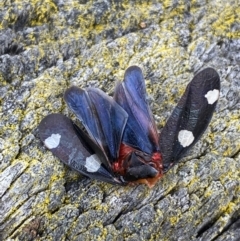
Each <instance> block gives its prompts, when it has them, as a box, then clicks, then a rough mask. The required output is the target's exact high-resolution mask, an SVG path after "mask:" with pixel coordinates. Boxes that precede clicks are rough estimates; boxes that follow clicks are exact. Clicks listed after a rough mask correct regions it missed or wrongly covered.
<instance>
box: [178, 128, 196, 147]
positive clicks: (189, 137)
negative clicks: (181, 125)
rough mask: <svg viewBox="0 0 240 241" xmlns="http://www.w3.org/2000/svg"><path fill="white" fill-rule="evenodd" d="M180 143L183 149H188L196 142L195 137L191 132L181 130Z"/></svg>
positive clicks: (179, 134)
mask: <svg viewBox="0 0 240 241" xmlns="http://www.w3.org/2000/svg"><path fill="white" fill-rule="evenodd" d="M178 141H179V142H180V144H181V145H182V146H183V147H187V146H189V145H191V144H192V142H193V141H194V136H193V133H192V132H191V131H188V130H181V131H179V133H178Z"/></svg>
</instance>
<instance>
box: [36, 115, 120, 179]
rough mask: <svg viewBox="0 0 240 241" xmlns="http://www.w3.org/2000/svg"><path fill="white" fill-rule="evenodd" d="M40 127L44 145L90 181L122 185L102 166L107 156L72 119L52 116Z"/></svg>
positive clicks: (43, 121) (46, 118) (45, 119)
mask: <svg viewBox="0 0 240 241" xmlns="http://www.w3.org/2000/svg"><path fill="white" fill-rule="evenodd" d="M38 128H39V136H40V139H41V140H42V142H43V143H44V144H45V146H46V147H47V148H48V149H49V150H50V151H51V152H52V153H53V154H54V155H55V156H56V157H58V158H59V159H60V160H61V161H62V162H64V163H65V164H67V165H68V166H70V167H72V168H73V169H75V170H76V171H78V172H80V173H82V174H84V175H86V176H88V177H90V178H94V179H98V180H102V181H105V182H109V183H112V184H122V183H121V181H119V180H118V179H117V178H115V177H114V175H113V174H112V173H111V170H107V169H106V168H105V166H104V165H103V164H102V161H103V159H102V157H103V156H101V155H96V152H95V151H94V150H93V149H95V148H96V146H95V144H94V143H93V142H92V141H91V140H90V138H89V137H87V136H86V134H84V132H83V131H81V130H80V129H79V128H77V126H76V125H75V124H74V123H73V122H72V121H71V120H70V119H68V118H67V117H65V116H64V115H61V114H50V115H48V116H46V117H45V118H44V119H43V120H42V121H41V123H40V124H39V127H38ZM94 147H95V148H94Z"/></svg>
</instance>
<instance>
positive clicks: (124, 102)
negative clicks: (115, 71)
mask: <svg viewBox="0 0 240 241" xmlns="http://www.w3.org/2000/svg"><path fill="white" fill-rule="evenodd" d="M114 99H115V100H116V102H117V103H118V104H119V105H120V106H121V107H122V108H123V109H124V110H125V111H126V112H127V113H128V116H129V117H128V121H127V124H126V127H125V130H124V133H123V142H124V143H126V144H128V145H130V146H132V147H135V148H137V149H139V150H141V151H143V152H145V153H148V154H152V153H153V152H155V151H157V150H159V147H158V145H159V144H158V141H159V138H158V133H157V129H156V126H155V122H154V120H153V116H152V113H151V110H150V108H149V106H148V103H147V100H146V87H145V82H144V79H143V74H142V71H141V69H140V68H139V67H137V66H131V67H129V68H128V69H127V70H126V72H125V76H124V81H123V82H122V83H121V84H119V85H118V86H117V87H116V90H115V95H114Z"/></svg>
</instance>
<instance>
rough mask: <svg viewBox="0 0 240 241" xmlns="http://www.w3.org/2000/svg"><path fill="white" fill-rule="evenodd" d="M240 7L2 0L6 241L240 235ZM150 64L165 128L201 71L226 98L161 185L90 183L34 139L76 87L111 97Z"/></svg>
mask: <svg viewBox="0 0 240 241" xmlns="http://www.w3.org/2000/svg"><path fill="white" fill-rule="evenodd" d="M239 6H240V3H239V1H226V0H212V1H204V0H194V1H171V0H169V1H167V0H164V1H143V0H142V1H133V0H132V1H124V0H122V1H119V0H116V1H115V0H96V1H86V0H72V1H62V0H52V1H51V0H47V1H41V0H31V1H26V0H21V1H20V0H19V1H10V0H6V1H1V2H0V55H1V56H0V101H1V106H0V161H1V162H0V240H84V241H86V240H109V241H110V240H119V241H121V240H127V241H130V240H131V241H133V240H137V241H139V240H168V241H169V240H170V241H172V240H184V241H186V240H203V241H209V240H215V241H216V240H217V241H220V240H224V241H226V240H229V241H230V240H231V241H232V240H240V231H239V229H240V203H239V201H240V193H239V192H240V188H239V183H240V154H239V150H240V123H239V119H240V111H239V109H240V7H239ZM133 64H134V65H138V66H140V67H141V68H142V69H143V72H144V76H145V78H146V83H147V91H148V95H149V102H150V104H151V108H152V110H153V113H154V116H155V119H156V122H157V124H158V128H159V131H160V130H161V128H162V127H163V126H164V124H165V123H166V120H167V118H168V117H169V115H170V113H171V111H172V110H173V108H174V106H175V105H176V103H177V101H178V100H179V98H180V96H181V94H182V93H183V91H184V89H185V87H186V85H187V83H188V82H189V81H190V80H191V78H192V77H193V75H194V73H196V72H197V71H198V70H200V69H202V68H204V67H213V68H215V69H216V70H217V71H218V72H219V75H220V76H221V85H222V90H221V98H220V101H219V103H218V106H217V110H216V113H215V114H214V116H213V119H212V122H211V124H210V126H209V128H208V129H207V131H206V133H205V135H204V136H203V138H202V139H201V140H200V141H199V142H198V143H197V145H196V146H195V147H194V148H193V150H192V151H191V152H190V153H189V155H188V156H187V157H186V158H184V159H183V161H182V162H181V163H179V164H178V165H176V166H175V167H174V168H172V169H171V170H170V171H169V172H168V173H167V174H166V175H165V177H164V178H163V179H162V180H160V181H159V182H158V184H157V185H156V186H155V187H154V188H152V189H148V188H147V187H146V186H144V185H139V186H133V187H118V186H112V185H110V184H105V183H101V182H98V181H94V180H90V179H88V178H85V177H83V176H81V175H79V174H77V173H76V172H74V171H72V170H70V169H69V168H67V167H66V166H64V165H63V164H62V163H61V162H60V161H59V160H58V159H57V158H55V157H53V156H52V155H51V153H50V152H49V151H47V150H46V148H45V147H44V146H43V144H42V143H41V142H40V140H39V138H38V130H37V126H38V124H39V122H40V121H41V119H42V118H43V117H44V116H46V115H47V114H49V113H53V112H61V113H64V114H66V115H70V116H71V113H69V112H68V110H67V108H66V105H65V103H64V102H63V98H62V97H63V92H64V90H65V89H66V88H67V87H68V86H70V85H72V84H76V85H79V86H81V87H86V86H95V87H99V88H101V89H102V90H104V91H105V92H107V93H109V94H112V93H113V89H114V86H115V82H116V81H117V80H122V78H123V74H124V71H125V69H126V68H127V67H128V66H130V65H133Z"/></svg>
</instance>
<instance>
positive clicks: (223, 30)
mask: <svg viewBox="0 0 240 241" xmlns="http://www.w3.org/2000/svg"><path fill="white" fill-rule="evenodd" d="M239 25H240V7H239V6H238V7H236V6H235V5H230V3H229V4H226V6H225V7H224V9H223V11H222V12H221V13H220V14H219V15H218V17H217V19H216V21H214V22H213V23H212V28H213V32H214V34H215V35H217V36H223V37H224V36H225V37H228V38H239V37H240V28H239Z"/></svg>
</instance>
